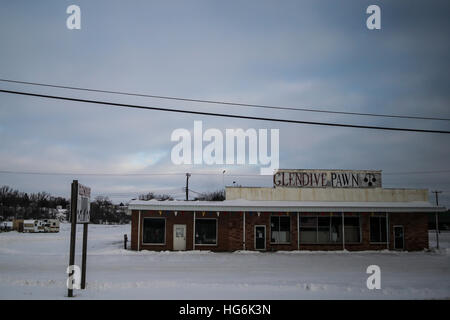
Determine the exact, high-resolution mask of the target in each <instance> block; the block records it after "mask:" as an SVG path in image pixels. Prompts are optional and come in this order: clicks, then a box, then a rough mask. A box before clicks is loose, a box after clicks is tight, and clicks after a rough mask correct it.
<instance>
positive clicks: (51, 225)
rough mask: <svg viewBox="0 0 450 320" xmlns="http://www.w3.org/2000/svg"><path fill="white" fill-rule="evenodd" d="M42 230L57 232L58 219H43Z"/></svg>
mask: <svg viewBox="0 0 450 320" xmlns="http://www.w3.org/2000/svg"><path fill="white" fill-rule="evenodd" d="M43 222H44V232H59V220H57V219H44V220H43Z"/></svg>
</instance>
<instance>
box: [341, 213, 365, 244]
mask: <svg viewBox="0 0 450 320" xmlns="http://www.w3.org/2000/svg"><path fill="white" fill-rule="evenodd" d="M344 235H345V238H344V239H345V242H349V243H352V242H360V241H361V233H360V227H359V217H345V216H344Z"/></svg>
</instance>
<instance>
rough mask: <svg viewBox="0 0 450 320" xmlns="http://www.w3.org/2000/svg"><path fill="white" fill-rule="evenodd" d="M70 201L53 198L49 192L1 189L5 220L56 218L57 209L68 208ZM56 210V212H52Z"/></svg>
mask: <svg viewBox="0 0 450 320" xmlns="http://www.w3.org/2000/svg"><path fill="white" fill-rule="evenodd" d="M68 204H69V201H68V200H67V199H65V198H63V197H53V196H52V195H50V194H49V193H47V192H38V193H30V194H28V193H26V192H20V191H18V190H14V189H12V188H10V187H8V186H2V187H0V216H1V217H2V218H3V219H4V220H5V219H8V218H10V217H14V218H17V219H28V218H35V219H42V218H55V217H54V215H56V212H55V211H56V207H57V206H61V207H62V208H66V207H67V206H68ZM51 209H54V210H51Z"/></svg>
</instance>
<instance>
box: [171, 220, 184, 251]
mask: <svg viewBox="0 0 450 320" xmlns="http://www.w3.org/2000/svg"><path fill="white" fill-rule="evenodd" d="M173 250H177V251H179V250H186V225H185V224H174V225H173Z"/></svg>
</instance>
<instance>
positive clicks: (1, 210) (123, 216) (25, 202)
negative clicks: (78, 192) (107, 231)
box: [0, 186, 130, 223]
mask: <svg viewBox="0 0 450 320" xmlns="http://www.w3.org/2000/svg"><path fill="white" fill-rule="evenodd" d="M58 206H61V208H62V209H66V210H61V211H58V210H56V209H57V207H58ZM61 212H66V214H65V215H64V214H63V217H61ZM69 213H70V200H69V199H66V198H64V197H54V196H52V195H51V194H49V193H47V192H38V193H26V192H20V191H19V190H14V189H12V188H11V187H9V186H2V187H0V219H2V220H8V219H55V218H62V219H64V220H69V218H70V217H69ZM128 221H130V217H129V216H128V215H127V207H126V206H125V205H124V204H123V203H121V204H119V205H116V204H113V203H112V202H111V200H109V199H108V197H102V196H99V197H97V198H95V200H94V201H92V202H91V223H127V222H128Z"/></svg>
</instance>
